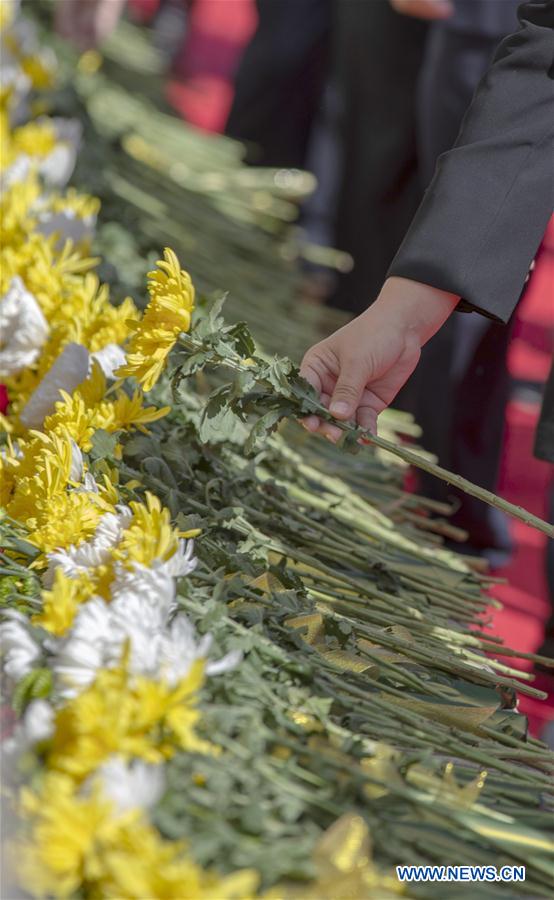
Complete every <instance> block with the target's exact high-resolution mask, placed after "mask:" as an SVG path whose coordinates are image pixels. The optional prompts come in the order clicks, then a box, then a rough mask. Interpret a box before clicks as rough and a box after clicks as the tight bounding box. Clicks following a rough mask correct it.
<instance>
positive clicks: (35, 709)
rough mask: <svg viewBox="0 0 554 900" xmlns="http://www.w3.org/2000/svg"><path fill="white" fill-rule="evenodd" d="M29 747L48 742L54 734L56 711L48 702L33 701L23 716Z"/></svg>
mask: <svg viewBox="0 0 554 900" xmlns="http://www.w3.org/2000/svg"><path fill="white" fill-rule="evenodd" d="M23 729H24V732H25V740H26V742H27V746H32V745H33V744H38V743H39V742H40V741H47V740H48V738H50V737H52V734H53V733H54V710H53V709H52V707H51V706H50V704H49V703H48V702H47V701H46V700H32V701H31V702H30V703H29V706H28V707H27V709H26V710H25V715H24V716H23Z"/></svg>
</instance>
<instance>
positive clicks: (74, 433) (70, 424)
mask: <svg viewBox="0 0 554 900" xmlns="http://www.w3.org/2000/svg"><path fill="white" fill-rule="evenodd" d="M60 394H61V397H62V399H61V400H59V401H58V402H57V403H56V404H55V407H54V409H55V412H53V413H52V414H51V415H50V416H46V418H45V420H44V426H43V427H44V430H45V432H46V433H47V434H60V433H63V432H66V433H67V434H69V435H71V437H72V438H73V440H74V441H75V443H76V444H77V446H78V447H80V448H81V450H85V451H88V450H90V448H91V447H92V436H93V434H94V432H95V430H96V429H95V426H94V425H93V424H92V419H93V414H94V410H91V408H90V407H88V406H87V405H86V404H85V401H84V399H83V397H82V396H81V394H80V392H79V391H75V392H74V393H73V394H71V395H70V394H67V393H66V392H65V391H60Z"/></svg>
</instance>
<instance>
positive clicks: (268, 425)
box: [244, 409, 284, 454]
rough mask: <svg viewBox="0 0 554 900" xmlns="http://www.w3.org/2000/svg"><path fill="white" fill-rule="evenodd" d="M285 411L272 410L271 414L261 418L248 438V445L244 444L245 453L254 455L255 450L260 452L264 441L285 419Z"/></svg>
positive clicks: (267, 413) (268, 413)
mask: <svg viewBox="0 0 554 900" xmlns="http://www.w3.org/2000/svg"><path fill="white" fill-rule="evenodd" d="M283 415H284V413H283V411H282V410H281V409H271V410H270V411H269V412H266V414H265V415H263V416H261V418H259V419H258V421H257V422H256V423H255V424H254V425H253V427H252V429H251V431H250V434H249V435H248V438H247V439H246V443H245V444H244V452H245V453H248V454H250V453H252V452H253V451H255V450H258V449H259V447H260V444H261V443H262V441H263V440H264V439H265V438H267V437H268V435H270V434H271V432H273V431H275V429H276V427H277V425H278V424H279V422H280V421H281V419H282V418H283Z"/></svg>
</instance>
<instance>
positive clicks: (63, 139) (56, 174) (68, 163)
mask: <svg viewBox="0 0 554 900" xmlns="http://www.w3.org/2000/svg"><path fill="white" fill-rule="evenodd" d="M42 121H43V120H42V118H39V119H37V124H39V125H40V123H41V122H42ZM46 121H47V122H48V123H49V124H50V125H52V126H53V127H54V131H55V133H56V146H55V147H54V149H53V150H52V152H51V153H49V154H48V156H46V157H45V158H44V159H43V160H42V161H41V162H40V164H39V172H40V174H41V175H42V177H43V178H44V180H45V182H46V183H47V184H49V185H52V186H53V187H65V185H66V184H67V182H68V181H69V179H70V178H71V174H72V172H73V169H74V168H75V163H76V161H77V153H78V152H79V146H80V143H81V136H82V132H83V129H82V126H81V123H80V122H78V121H77V119H58V118H52V119H47V120H46Z"/></svg>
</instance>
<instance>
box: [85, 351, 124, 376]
mask: <svg viewBox="0 0 554 900" xmlns="http://www.w3.org/2000/svg"><path fill="white" fill-rule="evenodd" d="M90 358H91V361H92V360H96V362H97V363H98V365H99V366H100V368H101V369H102V372H103V373H104V375H105V376H106V378H115V375H114V372H115V370H116V369H119V367H120V366H122V365H124V364H125V362H126V360H127V357H126V356H125V351H124V350H123V349H122V348H121V347H120V346H119V344H106V346H105V347H102V349H101V350H97V351H96V353H92V354H91V357H90Z"/></svg>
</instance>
